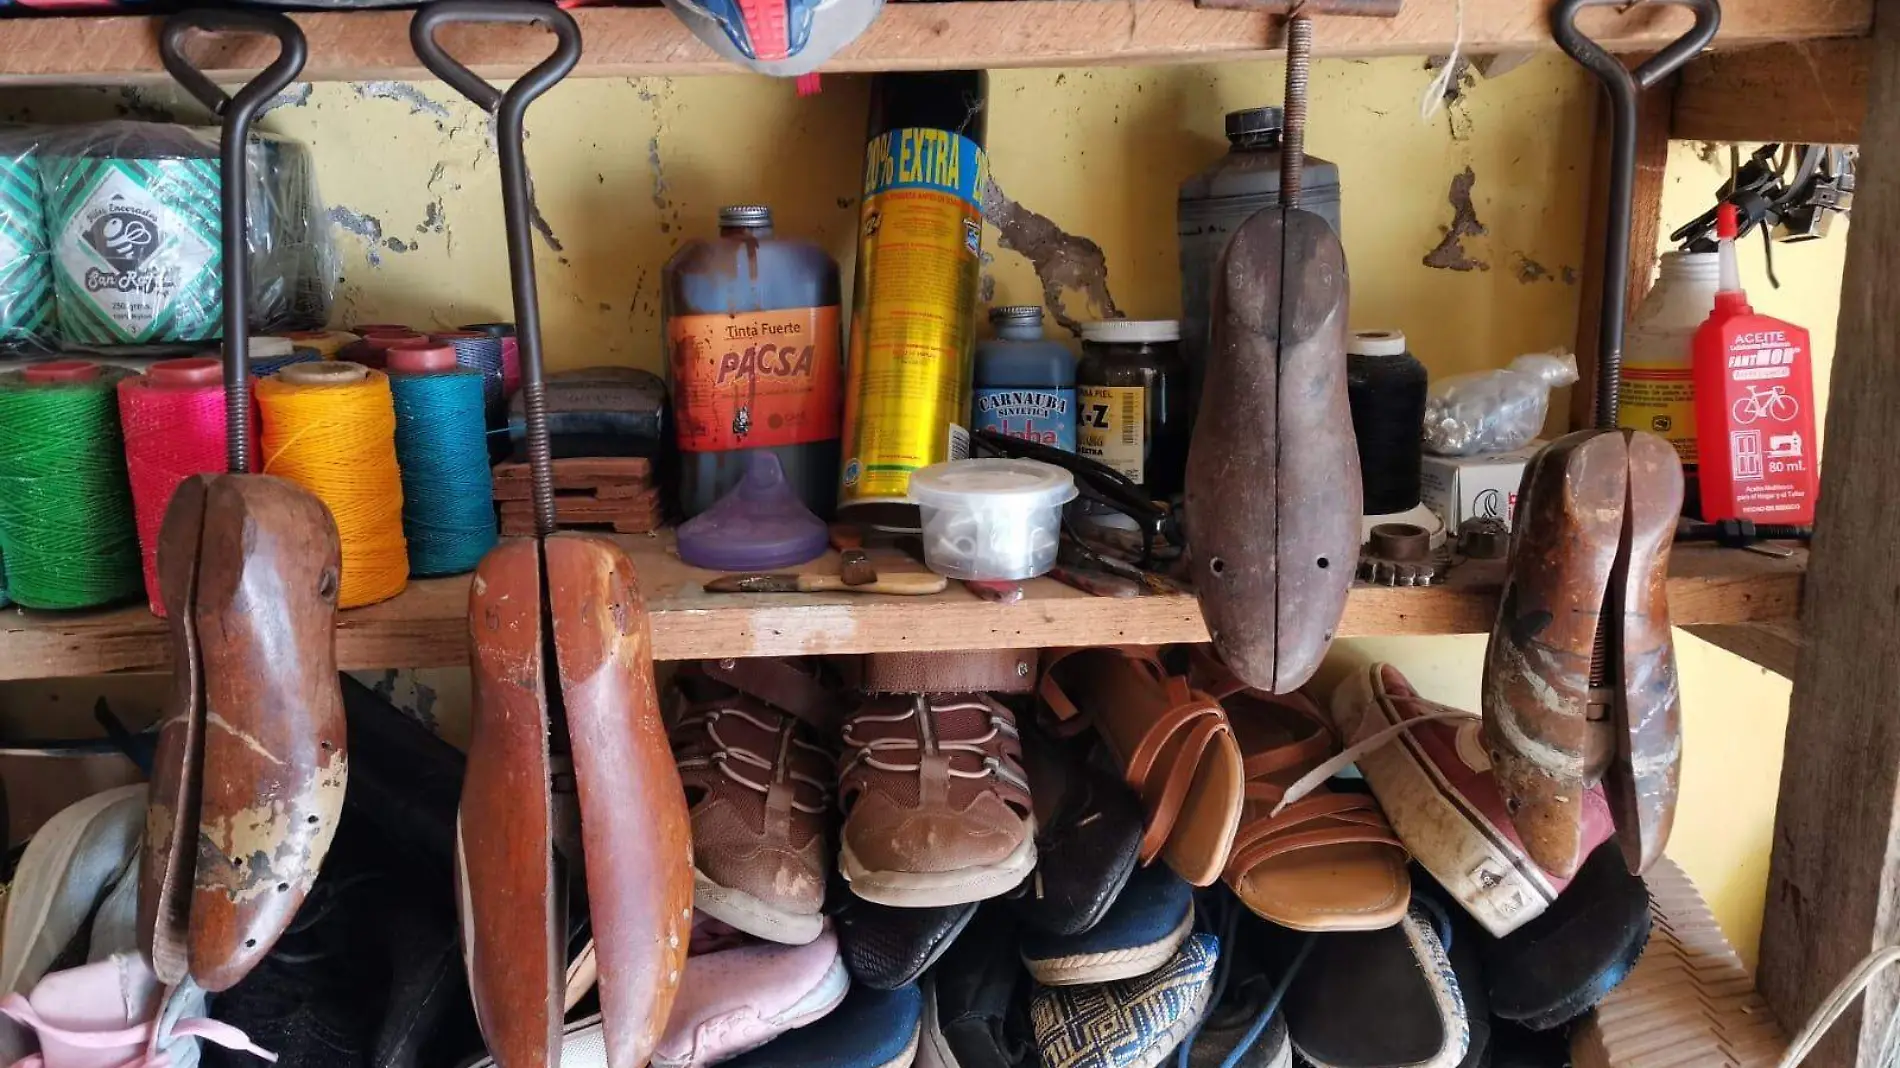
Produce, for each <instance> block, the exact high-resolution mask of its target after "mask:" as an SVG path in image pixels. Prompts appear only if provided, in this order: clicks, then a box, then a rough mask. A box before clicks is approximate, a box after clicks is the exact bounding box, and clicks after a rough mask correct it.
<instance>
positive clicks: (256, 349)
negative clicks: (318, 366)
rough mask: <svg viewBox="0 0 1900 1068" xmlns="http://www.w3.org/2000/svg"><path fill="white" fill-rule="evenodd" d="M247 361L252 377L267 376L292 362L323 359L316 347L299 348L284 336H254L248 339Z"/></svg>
mask: <svg viewBox="0 0 1900 1068" xmlns="http://www.w3.org/2000/svg"><path fill="white" fill-rule="evenodd" d="M250 346H251V347H250V353H251V359H250V361H249V366H250V372H251V377H252V378H269V377H270V376H272V375H274V374H276V373H277V372H279V371H281V370H283V369H284V368H286V367H289V366H291V365H293V364H299V363H312V362H315V361H317V360H321V359H323V357H322V356H321V355H319V354H318V353H317V350H316V349H312V348H300V347H298V346H297V345H295V344H292V343H291V340H290V339H289V338H286V337H268V336H263V337H254V338H252V339H251V341H250Z"/></svg>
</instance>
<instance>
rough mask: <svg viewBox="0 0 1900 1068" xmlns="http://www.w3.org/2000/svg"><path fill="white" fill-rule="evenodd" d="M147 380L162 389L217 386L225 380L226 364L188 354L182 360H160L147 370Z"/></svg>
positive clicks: (207, 357) (206, 357)
mask: <svg viewBox="0 0 1900 1068" xmlns="http://www.w3.org/2000/svg"><path fill="white" fill-rule="evenodd" d="M145 378H146V381H147V382H148V383H149V384H151V385H154V386H158V387H160V388H161V389H192V388H195V387H197V386H215V385H218V384H220V383H222V382H223V381H224V364H222V363H220V362H218V361H217V360H214V359H212V358H211V357H209V356H187V357H185V358H184V359H180V360H160V361H158V362H157V363H155V364H153V365H152V366H151V369H150V370H148V371H146V372H145Z"/></svg>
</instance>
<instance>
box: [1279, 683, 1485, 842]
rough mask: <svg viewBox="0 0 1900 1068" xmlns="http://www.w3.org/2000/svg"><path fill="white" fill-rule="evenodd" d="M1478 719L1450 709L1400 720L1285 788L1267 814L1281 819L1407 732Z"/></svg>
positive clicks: (1475, 716)
mask: <svg viewBox="0 0 1900 1068" xmlns="http://www.w3.org/2000/svg"><path fill="white" fill-rule="evenodd" d="M1478 718H1479V716H1478V714H1477V713H1476V712H1465V711H1462V710H1460V709H1451V708H1448V709H1446V710H1444V711H1442V712H1428V713H1426V714H1425V715H1422V716H1416V717H1414V718H1412V719H1406V720H1400V721H1399V722H1397V723H1394V724H1391V725H1390V726H1388V727H1386V728H1384V729H1383V730H1380V731H1378V732H1376V733H1374V734H1369V735H1367V736H1366V737H1364V738H1362V739H1360V740H1359V741H1357V742H1354V743H1353V744H1351V745H1349V746H1347V747H1346V748H1344V749H1342V750H1340V751H1339V752H1338V753H1337V754H1335V755H1333V756H1332V757H1330V758H1328V759H1327V760H1326V761H1324V762H1323V763H1321V764H1320V765H1319V766H1317V767H1315V768H1314V769H1313V770H1312V771H1309V772H1307V773H1306V774H1304V775H1302V776H1300V777H1299V778H1298V779H1296V780H1294V782H1293V785H1291V786H1289V787H1287V788H1286V794H1285V795H1283V796H1282V797H1281V798H1280V801H1279V803H1278V804H1276V805H1274V806H1273V811H1272V812H1269V813H1267V816H1268V818H1269V819H1270V818H1272V817H1274V816H1278V815H1279V814H1280V813H1282V812H1284V811H1286V807H1287V806H1288V805H1291V804H1293V803H1294V802H1295V801H1298V800H1300V799H1301V798H1303V797H1305V796H1306V795H1308V794H1310V793H1312V792H1313V791H1314V790H1317V789H1319V788H1320V786H1321V785H1322V784H1323V783H1325V782H1326V780H1327V779H1330V778H1332V777H1333V776H1335V775H1337V774H1339V773H1340V772H1341V771H1344V770H1345V769H1346V768H1347V767H1348V766H1350V765H1352V764H1356V763H1358V762H1359V758H1360V757H1363V756H1365V755H1366V754H1368V753H1372V752H1376V751H1378V750H1380V749H1383V748H1385V747H1386V746H1387V745H1389V744H1391V742H1392V740H1393V739H1394V738H1397V737H1398V736H1399V735H1401V734H1404V733H1405V732H1407V731H1410V730H1413V729H1414V728H1417V727H1419V726H1422V725H1424V724H1426V723H1449V722H1452V721H1454V720H1456V721H1463V722H1469V721H1472V720H1476V719H1478Z"/></svg>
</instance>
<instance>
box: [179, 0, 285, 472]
mask: <svg viewBox="0 0 1900 1068" xmlns="http://www.w3.org/2000/svg"><path fill="white" fill-rule="evenodd" d="M194 30H197V31H201V32H204V33H251V34H260V35H262V36H266V37H274V38H276V39H277V58H276V59H274V60H272V61H271V64H270V66H268V67H265V68H264V70H263V72H262V73H260V74H259V75H258V76H257V77H255V78H253V79H251V80H250V81H249V82H246V83H245V84H244V86H243V88H241V89H239V90H238V91H237V95H236V96H227V95H225V92H224V90H222V89H220V88H218V87H217V86H216V85H215V84H213V83H212V81H211V79H210V78H209V77H207V76H206V75H205V73H204V71H202V70H200V69H199V68H198V66H197V65H196V64H194V63H192V62H191V61H190V60H189V59H186V58H185V54H184V51H183V47H182V46H183V44H184V40H185V37H186V35H187V34H189V33H191V32H192V31H194ZM158 54H159V57H160V58H161V59H162V60H163V61H164V63H165V69H166V70H168V71H170V72H171V76H172V77H173V78H174V79H176V80H177V81H178V84H179V85H182V86H184V88H185V91H186V92H189V93H190V94H191V95H192V96H194V97H197V98H198V102H199V103H201V104H203V105H204V106H205V107H207V108H209V109H211V112H212V114H214V115H217V116H218V117H219V118H220V119H222V120H223V131H222V133H221V134H220V136H219V141H220V144H219V146H218V183H219V186H218V224H219V227H220V228H221V229H222V230H223V240H222V246H223V252H222V255H223V256H224V276H223V279H222V283H223V290H224V292H223V297H224V423H225V465H226V467H228V468H229V469H230V471H231V473H233V474H244V473H246V472H248V471H249V470H250V469H251V436H252V435H251V424H252V419H251V383H250V377H251V375H250V308H249V304H250V296H251V261H250V249H249V246H248V242H247V241H246V236H247V235H246V233H245V219H246V217H247V216H248V214H249V206H250V205H249V199H250V188H249V183H248V182H247V181H246V178H247V175H246V170H247V168H246V166H245V164H246V161H247V157H246V154H245V150H246V148H247V147H248V142H249V140H250V136H251V123H252V121H253V120H255V119H256V118H257V113H258V111H259V110H260V109H262V108H263V106H264V105H265V104H266V103H267V102H269V101H270V99H271V98H272V97H274V96H276V95H277V94H278V93H281V92H283V91H284V87H285V86H288V85H289V84H290V82H291V79H293V78H295V77H296V76H297V75H298V73H299V72H301V71H302V70H303V65H304V60H305V58H306V57H307V56H308V55H309V46H308V45H307V44H306V43H305V41H304V36H303V30H302V28H300V27H299V26H298V25H297V24H296V23H295V22H292V21H291V20H290V19H289V18H288V17H286V16H284V15H280V14H278V13H276V12H274V11H239V10H223V9H219V10H215V11H214V10H202V9H201V10H196V11H181V12H179V13H177V14H175V15H170V16H168V17H167V18H166V19H165V22H164V25H163V27H162V28H161V29H160V31H159V38H158Z"/></svg>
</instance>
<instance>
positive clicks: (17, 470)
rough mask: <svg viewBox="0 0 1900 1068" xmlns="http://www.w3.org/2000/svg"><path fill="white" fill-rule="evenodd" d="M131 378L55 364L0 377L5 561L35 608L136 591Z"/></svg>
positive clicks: (14, 586)
mask: <svg viewBox="0 0 1900 1068" xmlns="http://www.w3.org/2000/svg"><path fill="white" fill-rule="evenodd" d="M128 373H129V372H126V371H124V370H121V369H119V368H102V367H100V366H99V365H98V364H96V363H87V362H84V361H81V360H57V361H54V362H51V363H42V364H37V365H34V366H32V367H29V368H27V369H26V370H24V371H11V372H8V373H5V374H0V555H4V556H5V558H6V568H7V587H8V592H9V594H10V595H11V596H12V598H13V600H15V601H17V602H19V603H20V604H22V605H25V606H26V607H28V608H89V607H92V606H94V605H101V604H109V603H111V602H113V601H119V600H124V599H125V598H127V597H132V596H135V595H136V594H137V593H138V590H139V544H138V534H137V532H136V530H135V528H134V526H133V520H132V494H131V491H130V490H129V489H128V488H127V485H126V479H125V453H124V451H123V447H122V445H121V443H120V437H119V405H118V403H117V393H116V389H117V386H118V384H119V380H120V379H122V378H125V377H126V375H127V374H128Z"/></svg>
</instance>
